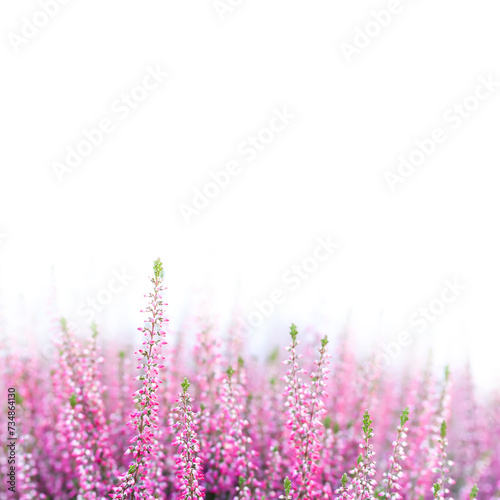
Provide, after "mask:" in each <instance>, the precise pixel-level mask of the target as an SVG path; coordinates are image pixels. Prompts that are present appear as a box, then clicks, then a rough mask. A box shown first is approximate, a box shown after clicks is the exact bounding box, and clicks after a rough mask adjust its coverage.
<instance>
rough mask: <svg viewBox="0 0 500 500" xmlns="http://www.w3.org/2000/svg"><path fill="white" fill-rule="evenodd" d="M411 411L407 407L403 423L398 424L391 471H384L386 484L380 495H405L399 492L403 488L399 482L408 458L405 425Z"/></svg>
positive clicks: (402, 414) (394, 499) (391, 459)
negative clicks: (405, 448)
mask: <svg viewBox="0 0 500 500" xmlns="http://www.w3.org/2000/svg"><path fill="white" fill-rule="evenodd" d="M409 413H410V409H409V407H406V408H405V409H404V410H403V412H402V413H401V425H399V426H398V429H397V430H398V434H397V437H396V441H393V443H392V445H393V446H394V449H393V452H392V455H391V456H390V457H389V463H390V469H389V472H387V473H385V472H384V479H383V481H382V482H383V484H385V489H384V491H382V492H380V493H379V496H380V497H385V498H390V499H391V500H399V499H402V498H403V497H402V496H401V494H400V493H399V492H400V491H401V489H402V487H401V485H400V484H399V480H400V479H401V477H402V475H403V473H402V470H403V468H402V466H401V463H400V462H402V461H404V460H406V455H405V452H404V447H405V446H406V442H405V441H404V439H406V437H407V434H406V433H407V432H408V428H407V427H405V424H406V422H408V415H409Z"/></svg>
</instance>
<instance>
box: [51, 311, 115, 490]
mask: <svg viewBox="0 0 500 500" xmlns="http://www.w3.org/2000/svg"><path fill="white" fill-rule="evenodd" d="M61 328H62V337H61V339H60V357H59V370H60V371H58V372H55V375H56V376H57V377H58V379H59V380H58V383H59V385H60V389H61V394H64V395H65V401H63V405H64V406H63V411H62V412H60V413H59V420H58V425H57V427H58V429H59V430H60V432H61V434H62V436H64V438H65V440H66V443H67V445H66V446H67V448H66V449H67V452H68V453H69V455H70V456H71V459H72V460H71V462H70V463H71V467H72V470H73V473H74V479H75V480H76V485H77V488H78V491H77V496H78V498H81V499H85V500H94V499H98V498H102V497H103V496H104V495H105V494H107V493H108V491H109V485H110V482H111V478H112V476H113V475H114V473H115V461H114V459H113V457H112V455H111V452H110V446H109V430H108V426H107V423H106V418H105V415H104V404H103V401H102V387H101V382H100V372H99V368H98V365H99V363H100V362H101V359H100V358H99V357H98V350H97V344H96V337H97V329H96V327H95V325H93V326H92V329H93V334H92V337H91V339H90V342H89V345H88V348H86V349H83V350H82V349H81V347H80V346H79V345H78V343H77V342H76V340H75V338H74V335H73V333H72V332H71V330H70V329H69V327H68V325H67V322H66V320H64V319H62V320H61Z"/></svg>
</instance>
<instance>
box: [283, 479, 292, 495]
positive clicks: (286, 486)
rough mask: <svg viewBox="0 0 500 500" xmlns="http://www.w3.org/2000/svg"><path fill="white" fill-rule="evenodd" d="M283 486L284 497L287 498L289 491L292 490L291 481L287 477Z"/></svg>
mask: <svg viewBox="0 0 500 500" xmlns="http://www.w3.org/2000/svg"><path fill="white" fill-rule="evenodd" d="M283 486H284V487H285V495H286V496H287V497H289V496H290V490H291V489H292V481H290V479H289V478H288V476H287V477H286V478H285V480H284V481H283Z"/></svg>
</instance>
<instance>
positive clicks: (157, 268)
mask: <svg viewBox="0 0 500 500" xmlns="http://www.w3.org/2000/svg"><path fill="white" fill-rule="evenodd" d="M153 269H154V272H155V279H158V278H163V264H162V263H161V260H160V259H159V258H158V259H156V260H155V263H154V265H153Z"/></svg>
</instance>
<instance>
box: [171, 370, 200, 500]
mask: <svg viewBox="0 0 500 500" xmlns="http://www.w3.org/2000/svg"><path fill="white" fill-rule="evenodd" d="M189 385H190V384H189V382H188V379H187V378H185V379H184V382H182V392H181V393H179V399H178V400H177V403H178V405H177V407H176V409H175V412H176V414H177V415H176V417H175V422H174V423H173V427H174V429H175V430H176V437H175V440H174V442H173V445H174V446H176V447H177V455H176V464H177V487H178V489H179V491H180V493H181V494H180V496H179V500H184V499H190V500H199V499H201V498H205V493H204V491H205V488H204V487H203V486H201V485H200V482H201V481H202V480H203V472H202V461H201V458H199V456H198V455H199V452H200V444H199V442H198V440H197V438H196V415H195V413H194V412H193V410H192V408H191V403H192V402H193V401H194V399H193V398H191V397H190V396H189V394H188V392H187V390H188V388H189Z"/></svg>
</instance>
